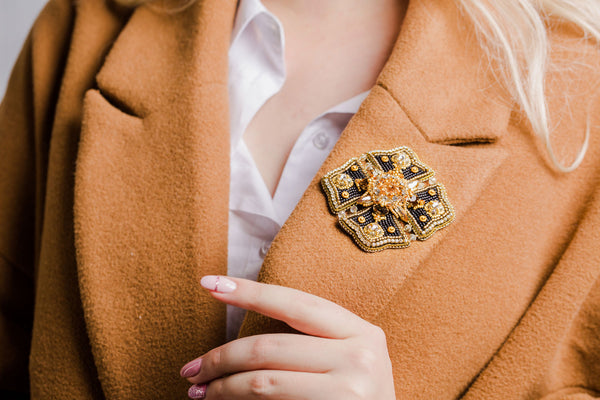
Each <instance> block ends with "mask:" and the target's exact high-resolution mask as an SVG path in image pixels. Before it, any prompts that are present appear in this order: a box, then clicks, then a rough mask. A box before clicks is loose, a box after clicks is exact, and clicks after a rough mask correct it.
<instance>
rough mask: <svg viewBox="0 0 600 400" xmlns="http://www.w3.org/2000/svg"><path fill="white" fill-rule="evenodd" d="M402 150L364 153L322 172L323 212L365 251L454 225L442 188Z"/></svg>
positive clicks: (396, 245) (408, 151)
mask: <svg viewBox="0 0 600 400" xmlns="http://www.w3.org/2000/svg"><path fill="white" fill-rule="evenodd" d="M434 175H435V172H434V171H433V170H432V169H430V168H429V167H428V166H427V165H425V164H423V163H422V162H421V161H420V160H419V158H418V157H417V155H416V154H415V153H414V152H413V151H412V150H411V149H409V148H408V147H398V148H396V149H393V150H387V151H370V152H368V153H366V154H363V155H361V156H360V157H357V158H352V159H350V160H348V161H347V162H346V163H345V164H344V165H342V166H341V167H339V168H336V169H334V170H333V171H330V172H328V173H327V174H326V175H325V176H324V177H323V178H322V179H321V185H322V186H323V190H324V191H325V194H326V196H327V201H328V203H329V209H330V211H331V212H332V213H333V214H337V216H338V219H339V222H340V225H341V226H342V227H343V228H344V230H345V231H346V232H348V233H349V234H350V235H351V236H352V237H353V238H354V241H355V242H356V244H357V245H358V246H359V247H360V248H361V249H363V250H364V251H368V252H375V251H380V250H383V249H387V248H403V247H407V246H409V245H410V243H411V242H413V241H415V240H425V239H427V238H429V237H430V236H431V235H433V233H435V232H436V231H438V230H440V229H442V228H444V227H446V226H448V225H449V224H450V223H451V222H452V221H453V220H454V209H453V208H452V205H451V204H450V202H449V200H448V197H447V195H446V189H445V188H444V186H443V185H442V184H440V183H437V182H436V179H435V178H434Z"/></svg>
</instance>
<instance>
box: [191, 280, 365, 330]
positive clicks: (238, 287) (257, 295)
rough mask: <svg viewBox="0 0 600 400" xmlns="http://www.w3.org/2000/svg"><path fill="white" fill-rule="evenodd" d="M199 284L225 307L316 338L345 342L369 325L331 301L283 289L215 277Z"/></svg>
mask: <svg viewBox="0 0 600 400" xmlns="http://www.w3.org/2000/svg"><path fill="white" fill-rule="evenodd" d="M200 283H201V285H202V286H203V287H204V288H205V289H208V290H210V291H211V294H212V295H213V297H215V298H216V299H218V300H220V301H222V302H224V303H227V304H230V305H233V306H236V307H241V308H244V309H246V310H251V311H255V312H257V313H259V314H262V315H265V316H267V317H271V318H274V319H277V320H280V321H283V322H285V323H287V324H288V325H289V326H291V327H292V328H294V329H296V330H298V331H300V332H303V333H307V334H309V335H313V336H320V337H325V338H330V339H346V338H349V337H352V336H357V335H358V334H359V333H361V332H363V331H364V329H365V327H367V326H369V325H370V324H368V323H367V322H366V321H364V320H363V319H361V318H360V317H359V316H357V315H356V314H353V313H351V312H350V311H348V310H346V309H345V308H343V307H341V306H339V305H337V304H335V303H333V302H331V301H329V300H326V299H323V298H321V297H318V296H315V295H312V294H309V293H306V292H302V291H300V290H296V289H292V288H288V287H284V286H278V285H269V284H265V283H258V282H254V281H250V280H247V279H240V278H231V277H224V276H213V275H209V276H205V277H203V278H202V280H201V281H200Z"/></svg>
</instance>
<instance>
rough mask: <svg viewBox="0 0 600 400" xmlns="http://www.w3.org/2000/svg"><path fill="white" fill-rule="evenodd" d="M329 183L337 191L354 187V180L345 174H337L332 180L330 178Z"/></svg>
mask: <svg viewBox="0 0 600 400" xmlns="http://www.w3.org/2000/svg"><path fill="white" fill-rule="evenodd" d="M331 183H333V184H334V186H335V187H337V188H338V189H342V190H343V189H348V188H351V187H352V185H354V180H352V178H351V177H350V176H349V175H346V174H337V175H335V176H334V177H333V178H331Z"/></svg>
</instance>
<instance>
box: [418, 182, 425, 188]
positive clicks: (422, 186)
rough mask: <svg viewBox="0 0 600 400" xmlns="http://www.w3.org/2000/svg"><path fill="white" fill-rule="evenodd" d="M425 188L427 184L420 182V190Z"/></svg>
mask: <svg viewBox="0 0 600 400" xmlns="http://www.w3.org/2000/svg"><path fill="white" fill-rule="evenodd" d="M424 187H425V184H424V183H423V182H419V186H417V188H418V189H423V188H424Z"/></svg>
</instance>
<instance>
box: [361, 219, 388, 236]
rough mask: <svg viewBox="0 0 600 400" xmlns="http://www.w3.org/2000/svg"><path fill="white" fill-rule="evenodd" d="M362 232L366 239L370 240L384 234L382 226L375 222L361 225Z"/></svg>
mask: <svg viewBox="0 0 600 400" xmlns="http://www.w3.org/2000/svg"><path fill="white" fill-rule="evenodd" d="M362 232H363V233H364V235H365V236H366V237H367V238H368V239H371V240H374V239H379V238H380V237H382V236H383V235H384V234H385V232H384V230H383V228H382V227H381V226H380V225H379V224H377V223H375V222H373V223H371V224H369V225H367V226H365V227H363V228H362Z"/></svg>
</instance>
